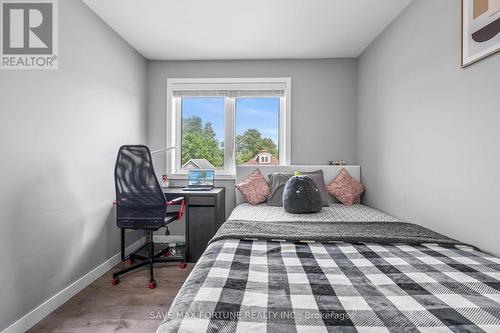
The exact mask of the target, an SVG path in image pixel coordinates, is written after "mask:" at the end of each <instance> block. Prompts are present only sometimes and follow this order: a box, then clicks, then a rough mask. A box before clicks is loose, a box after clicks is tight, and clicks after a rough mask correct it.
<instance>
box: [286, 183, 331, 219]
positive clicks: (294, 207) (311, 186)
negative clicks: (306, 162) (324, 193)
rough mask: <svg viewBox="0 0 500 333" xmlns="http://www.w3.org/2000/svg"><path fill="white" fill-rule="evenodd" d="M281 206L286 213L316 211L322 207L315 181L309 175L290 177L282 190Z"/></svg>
mask: <svg viewBox="0 0 500 333" xmlns="http://www.w3.org/2000/svg"><path fill="white" fill-rule="evenodd" d="M283 207H284V208H285V210H286V211H287V212H288V213H292V214H308V213H318V212H320V211H321V209H322V208H323V200H322V198H321V193H320V191H319V189H318V186H316V183H315V182H314V181H313V180H312V179H311V177H309V176H294V177H291V178H290V179H289V180H288V181H287V182H286V184H285V190H284V191H283Z"/></svg>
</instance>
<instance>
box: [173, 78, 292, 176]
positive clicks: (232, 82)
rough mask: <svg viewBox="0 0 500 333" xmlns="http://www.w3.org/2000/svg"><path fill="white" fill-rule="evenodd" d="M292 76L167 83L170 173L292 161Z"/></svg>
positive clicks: (226, 171) (222, 172) (221, 171)
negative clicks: (290, 99)
mask: <svg viewBox="0 0 500 333" xmlns="http://www.w3.org/2000/svg"><path fill="white" fill-rule="evenodd" d="M287 98H290V79H289V78H281V79H280V78H278V79H276V78H265V79H253V78H252V79H168V80H167V99H168V101H169V102H168V108H167V118H168V121H169V126H168V130H169V133H168V135H167V146H168V147H171V146H175V147H176V149H174V150H171V151H169V152H167V173H169V174H171V175H183V174H185V173H186V172H187V170H188V169H216V170H217V172H216V175H218V176H219V177H220V176H231V175H234V173H235V166H236V165H258V164H266V165H278V164H280V165H287V164H289V163H290V135H289V132H290V105H289V103H287Z"/></svg>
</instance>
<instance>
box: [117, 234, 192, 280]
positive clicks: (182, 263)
mask: <svg viewBox="0 0 500 333" xmlns="http://www.w3.org/2000/svg"><path fill="white" fill-rule="evenodd" d="M153 231H154V230H149V231H148V242H147V243H146V244H145V245H144V246H142V247H141V248H139V249H138V250H136V251H135V252H134V253H131V254H130V255H129V256H128V262H129V264H130V265H131V266H130V267H127V268H125V269H122V270H121V271H118V272H115V273H113V279H112V280H111V283H112V284H113V285H114V286H115V285H117V284H119V283H120V276H121V275H123V274H125V273H128V272H131V271H133V270H135V269H138V268H141V267H144V266H147V265H149V288H150V289H154V288H156V286H157V282H156V280H155V278H154V272H153V266H154V264H156V263H163V262H178V263H179V267H180V268H182V269H184V268H186V266H187V265H186V259H185V252H184V251H182V253H183V254H182V257H179V256H170V255H169V251H170V248H169V247H167V248H165V249H162V250H160V251H158V252H157V253H155V251H154V247H155V243H154V241H153ZM146 247H147V250H148V256H147V257H146V256H143V255H139V254H137V252H139V251H141V250H142V249H144V248H146ZM136 260H138V261H140V263H138V264H135V261H136Z"/></svg>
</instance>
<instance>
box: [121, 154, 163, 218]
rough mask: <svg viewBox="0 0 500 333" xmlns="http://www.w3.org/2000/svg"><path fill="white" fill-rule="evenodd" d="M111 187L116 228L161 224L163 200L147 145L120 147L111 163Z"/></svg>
mask: <svg viewBox="0 0 500 333" xmlns="http://www.w3.org/2000/svg"><path fill="white" fill-rule="evenodd" d="M115 190H116V203H117V210H116V216H117V224H118V226H119V227H121V228H151V227H155V226H161V225H162V224H163V223H164V219H165V215H166V212H167V206H166V204H165V203H166V199H165V195H164V194H163V191H162V188H161V186H160V184H159V183H158V179H157V178H156V174H155V171H154V169H153V162H152V158H151V152H150V151H149V148H148V147H146V146H143V145H127V146H122V147H120V149H119V151H118V157H117V158H116V165H115Z"/></svg>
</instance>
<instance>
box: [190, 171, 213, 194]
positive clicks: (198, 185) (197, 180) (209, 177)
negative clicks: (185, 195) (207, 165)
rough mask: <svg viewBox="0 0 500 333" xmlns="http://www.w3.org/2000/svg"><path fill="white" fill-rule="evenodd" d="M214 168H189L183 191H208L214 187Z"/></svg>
mask: <svg viewBox="0 0 500 333" xmlns="http://www.w3.org/2000/svg"><path fill="white" fill-rule="evenodd" d="M214 178H215V170H199V169H194V170H189V174H188V186H187V187H184V188H183V189H182V190H183V191H210V190H211V189H213V188H214Z"/></svg>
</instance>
